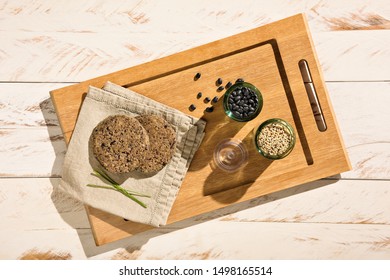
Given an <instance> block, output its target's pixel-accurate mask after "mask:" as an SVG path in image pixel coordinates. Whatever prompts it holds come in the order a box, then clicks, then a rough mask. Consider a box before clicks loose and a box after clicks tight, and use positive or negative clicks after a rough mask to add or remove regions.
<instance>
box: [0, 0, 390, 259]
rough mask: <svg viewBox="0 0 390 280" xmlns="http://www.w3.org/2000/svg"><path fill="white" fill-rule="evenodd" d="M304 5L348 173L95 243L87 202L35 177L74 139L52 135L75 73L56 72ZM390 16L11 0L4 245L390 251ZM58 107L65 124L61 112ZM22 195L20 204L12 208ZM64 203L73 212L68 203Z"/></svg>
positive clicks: (0, 76)
mask: <svg viewBox="0 0 390 280" xmlns="http://www.w3.org/2000/svg"><path fill="white" fill-rule="evenodd" d="M183 5H184V6H183ZM299 12H305V13H306V14H307V15H308V22H309V26H310V28H311V31H312V35H313V41H314V44H315V47H316V50H317V54H318V57H319V63H320V65H321V66H322V69H323V72H324V79H325V80H326V81H327V83H326V85H327V87H328V91H329V94H330V98H331V100H332V104H333V105H334V109H335V114H336V116H337V119H338V121H339V125H340V130H341V133H342V135H343V137H344V140H345V144H346V148H347V150H348V153H349V155H350V157H351V163H352V166H353V170H352V171H350V172H347V173H342V174H341V178H342V179H341V180H339V181H338V182H336V183H334V184H329V185H326V186H321V187H318V188H314V189H310V190H307V189H306V191H305V192H296V193H295V192H294V193H289V194H288V195H286V197H284V198H283V197H278V199H277V200H275V201H270V200H268V199H271V200H272V199H275V197H269V196H264V197H261V198H259V200H257V201H255V202H251V201H249V202H248V204H245V203H244V205H243V208H235V209H230V210H231V212H229V211H227V212H219V213H215V216H211V217H210V218H211V219H213V220H212V221H210V222H207V217H201V218H198V219H199V221H195V224H185V223H184V224H181V225H180V227H179V226H177V227H176V228H165V229H161V230H158V231H157V232H156V231H154V232H152V233H150V234H147V233H144V234H140V235H138V236H134V237H132V238H126V239H124V240H122V241H120V242H114V243H112V244H109V245H105V246H101V247H96V246H95V244H94V241H93V237H92V234H91V230H90V228H89V223H88V221H87V219H86V215H85V213H83V211H82V210H81V209H80V208H79V206H78V207H76V208H75V211H74V212H73V211H72V207H71V206H72V205H73V204H72V203H73V202H70V201H67V200H66V199H64V200H63V204H64V205H63V206H62V209H63V210H61V209H59V210H57V208H56V207H55V206H50V205H51V204H52V203H53V201H52V199H51V197H50V196H51V192H50V189H51V188H52V187H53V186H54V187H55V184H54V183H53V186H52V185H51V181H49V178H42V179H40V178H39V179H31V178H30V177H49V176H55V177H58V176H60V167H61V162H62V160H63V156H62V151H64V149H65V144H64V142H62V144H61V146H62V147H63V148H59V149H57V150H55V149H54V146H53V145H52V143H51V141H53V140H51V139H50V133H48V130H47V129H49V132H50V129H51V128H52V127H51V126H46V125H45V118H43V114H44V112H42V111H40V110H41V109H37V108H38V107H39V102H41V101H42V100H45V99H47V98H49V95H48V92H49V91H50V90H52V89H55V88H60V87H63V86H64V84H58V87H57V86H56V84H51V83H47V82H49V81H52V82H60V83H61V82H80V81H82V80H85V79H88V78H91V77H95V76H99V75H103V74H106V73H110V72H113V71H116V70H120V69H124V68H127V67H130V66H133V65H137V64H140V63H143V62H146V61H151V60H153V59H156V58H159V57H163V56H166V55H169V54H173V53H175V52H178V51H182V50H185V49H189V48H192V47H195V46H199V45H201V44H204V43H208V42H211V41H214V40H217V39H220V38H223V37H225V36H228V35H233V34H236V33H239V32H242V31H245V30H249V29H251V28H254V27H257V26H259V25H262V24H266V23H269V22H272V21H275V20H278V19H281V18H284V17H286V16H289V15H293V14H296V13H299ZM167 18H169V21H167V20H166V19H167ZM389 20H390V10H389V5H388V1H386V0H380V1H374V2H372V1H369V0H364V1H362V0H358V1H353V2H351V1H326V2H325V1H319V0H311V1H296V2H293V3H292V2H291V1H282V0H277V1H272V2H269V1H240V2H237V1H230V0H229V1H213V2H210V1H202V0H201V1H186V2H185V3H184V2H183V3H182V2H181V1H175V0H169V1H164V3H161V4H160V3H156V2H155V1H146V0H143V1H131V0H129V1H120V2H115V1H89V2H80V1H66V2H48V1H41V0H38V1H34V2H31V1H27V0H26V1H21V0H16V1H1V2H0V21H1V24H0V26H1V27H0V38H3V40H2V44H0V58H1V59H0V81H1V82H0V144H1V145H0V146H1V147H0V173H2V175H1V177H2V178H1V179H0V189H1V196H0V197H1V198H0V208H1V211H2V213H4V215H3V217H6V218H5V219H3V221H2V222H1V229H0V240H1V243H2V244H3V246H2V249H0V258H1V259H19V258H21V257H23V256H31V257H35V258H58V257H63V258H71V259H84V258H91V259H112V258H114V259H126V258H128V259H153V258H157V259H167V258H177V259H179V258H182V259H216V258H219V259H235V258H242V259H245V258H254V259H256V258H258V259H270V258H274V259H281V258H290V259H296V258H308V259H339V258H345V259H390V248H389V247H388V245H387V244H388V242H387V240H388V239H389V234H388V232H389V231H388V229H387V228H386V227H387V225H384V224H381V223H383V222H385V223H387V224H388V217H389V213H388V212H387V210H386V209H388V208H386V207H387V204H386V201H388V200H389V194H390V192H389V168H390V164H389V158H390V155H389V151H390V149H389V144H388V143H389V142H390V139H389V137H390V136H389V134H388V133H386V132H387V131H388V129H383V126H382V125H381V124H383V122H382V120H383V119H388V118H389V113H388V110H387V109H386V107H385V105H386V104H388V103H389V95H388V94H387V93H388V92H389V85H388V81H389V76H388V73H389V72H390V71H389V68H388V67H389V65H390V57H389V52H390V47H389V46H390V44H389V37H390V36H389V33H388V32H389ZM48 23H50V24H48ZM382 81H384V82H382ZM386 81H387V82H386ZM15 82H16V83H15ZM29 82H33V83H29ZM37 105H38V107H35V108H36V109H33V108H32V110H31V109H30V110H29V107H30V106H31V107H34V106H37ZM345 107H347V108H345ZM49 115H50V114H49ZM50 116H51V117H53V115H50ZM49 119H51V120H52V121H53V122H52V123H55V122H57V124H58V121H57V120H56V118H55V116H54V118H49ZM57 124H55V126H54V127H53V128H54V129H57V128H58V126H57V127H56V125H57ZM384 125H385V124H384ZM385 128H386V127H385ZM34 131H35V132H34ZM39 131H40V132H39ZM57 131H59V130H57ZM54 134H55V133H54ZM31 135H32V136H31ZM34 135H35V136H34ZM38 135H40V136H38ZM29 137H31V138H32V140H33V141H28V140H27V139H29ZM59 137H60V136H59ZM57 139H58V138H57ZM57 141H58V142H57ZM61 141H63V140H55V142H57V143H59V142H61ZM21 146H23V148H21V149H17V150H15V149H16V148H17V147H21ZM55 146H57V144H56V145H55ZM5 147H6V148H5ZM54 163H56V164H55V165H56V166H57V167H56V168H52V167H53V164H54ZM3 170H4V171H6V172H3ZM4 176H5V177H13V178H14V179H7V178H4ZM344 178H345V179H348V180H344ZM350 179H353V180H350ZM10 180H12V181H10ZM45 180H47V181H46V183H45V182H44V181H45ZM50 180H58V179H53V178H52V179H50ZM12 182H13V183H12ZM15 185H17V186H19V187H15V188H13V186H15ZM21 190H24V192H25V194H23V192H21V194H20V195H19V192H20V191H21ZM328 198H329V199H328ZM309 199H310V200H315V201H317V202H318V203H308V202H307V200H309ZM35 200H37V201H40V202H41V203H35V202H34V201H35ZM60 200H61V199H60ZM61 201H62V200H61ZM335 201H337V203H336V202H335ZM376 202H378V204H375V203H376ZM253 203H255V205H257V206H255V207H252V208H251V207H250V206H252V204H253ZM256 203H257V204H256ZM259 203H260V204H261V205H260V204H259ZM57 204H58V202H57ZM14 205H17V206H18V209H19V210H18V213H20V215H13V213H14V212H15V207H14ZM259 207H265V208H259ZM274 207H280V208H278V209H279V210H278V211H275V210H274V209H273V208H274ZM333 210H334V211H333ZM371 210H372V211H371ZM382 210H383V211H382ZM64 211H65V212H66V215H67V218H66V219H63V218H62V216H61V215H60V214H59V213H63V215H65V213H64ZM45 213H46V215H45ZM295 214H296V215H295ZM40 215H44V216H45V217H46V220H45V219H40V218H39V216H40ZM80 215H81V217H83V218H81V219H78V218H77V217H78V216H80ZM263 215H265V216H263ZM267 215H268V217H267ZM295 216H296V217H295ZM23 217H25V219H24V218H23ZM263 217H264V219H263ZM215 219H217V220H215ZM221 219H223V221H222V220H221ZM72 220H75V221H76V222H75V223H74V224H72V223H69V224H68V223H66V221H72ZM35 221H36V223H35ZM77 221H79V222H77ZM300 221H301V222H300ZM197 223H198V224H197ZM220 229H222V230H223V232H224V233H225V234H223V235H220V234H219V231H220ZM303 232H306V233H307V234H303ZM259 233H261V236H262V237H264V238H263V239H259ZM236 238H240V240H237V241H235V242H232V240H236ZM263 240H267V243H266V244H265V243H264V242H262V241H263ZM386 242H387V243H386ZM162 244H177V246H180V248H178V247H172V246H171V247H169V248H168V247H165V246H163V245H162ZM241 248H244V249H245V250H242V249H241ZM252 248H253V250H252Z"/></svg>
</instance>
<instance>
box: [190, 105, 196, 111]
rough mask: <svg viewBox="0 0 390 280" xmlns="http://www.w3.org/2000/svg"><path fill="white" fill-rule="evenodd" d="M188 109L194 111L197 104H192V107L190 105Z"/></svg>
mask: <svg viewBox="0 0 390 280" xmlns="http://www.w3.org/2000/svg"><path fill="white" fill-rule="evenodd" d="M188 109H189V110H190V111H191V112H192V111H194V110H195V109H196V106H195V105H194V104H191V105H190V107H188Z"/></svg>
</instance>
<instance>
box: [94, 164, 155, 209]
mask: <svg viewBox="0 0 390 280" xmlns="http://www.w3.org/2000/svg"><path fill="white" fill-rule="evenodd" d="M92 175H94V176H96V177H98V178H100V179H101V180H104V181H107V182H108V183H109V184H110V186H101V185H93V184H87V186H88V187H94V188H103V189H113V190H116V191H118V192H120V193H121V194H123V195H124V196H126V197H128V198H130V199H131V200H133V201H135V202H136V203H138V204H139V205H141V206H142V207H144V208H146V207H147V206H146V204H145V203H143V202H142V201H140V200H139V199H137V198H136V197H134V196H141V197H150V195H146V194H142V193H139V192H134V191H128V190H126V189H124V188H122V187H121V186H120V185H119V184H118V183H117V182H115V181H114V180H113V179H112V178H111V177H110V176H109V175H108V174H107V173H105V172H104V171H98V170H94V172H93V173H92Z"/></svg>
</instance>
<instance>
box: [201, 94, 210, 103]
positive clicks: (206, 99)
mask: <svg viewBox="0 0 390 280" xmlns="http://www.w3.org/2000/svg"><path fill="white" fill-rule="evenodd" d="M210 100H211V99H210V97H208V96H207V97H206V98H205V99H204V100H203V101H204V103H209V102H210Z"/></svg>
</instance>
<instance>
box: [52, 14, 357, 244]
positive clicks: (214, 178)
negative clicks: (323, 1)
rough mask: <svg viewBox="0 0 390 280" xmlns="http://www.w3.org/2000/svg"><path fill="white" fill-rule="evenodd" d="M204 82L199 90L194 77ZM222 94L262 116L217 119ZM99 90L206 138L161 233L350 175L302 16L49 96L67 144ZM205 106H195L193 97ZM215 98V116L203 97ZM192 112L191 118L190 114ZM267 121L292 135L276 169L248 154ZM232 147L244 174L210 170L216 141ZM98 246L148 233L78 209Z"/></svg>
mask: <svg viewBox="0 0 390 280" xmlns="http://www.w3.org/2000/svg"><path fill="white" fill-rule="evenodd" d="M301 59H305V60H306V61H307V63H308V65H309V67H310V72H311V76H312V79H313V84H314V86H315V89H316V91H317V95H318V100H319V103H320V105H321V108H322V112H323V116H324V118H325V121H326V125H327V129H326V130H325V131H323V132H321V131H319V129H318V128H317V125H316V121H315V118H314V115H313V112H312V109H311V105H310V101H309V98H308V95H307V92H306V90H305V85H304V83H303V80H302V76H301V72H300V69H299V66H298V63H299V61H300V60H301ZM197 72H200V73H201V74H202V76H201V78H200V79H199V80H197V81H195V80H194V76H195V74H196V73H197ZM219 77H220V78H222V79H223V81H224V85H225V84H226V83H227V82H228V81H231V82H233V83H234V82H235V81H236V79H237V78H244V79H245V81H247V82H250V83H252V84H254V85H255V86H256V87H257V88H258V89H259V90H260V91H261V93H262V95H263V99H264V105H263V109H262V112H261V113H260V115H259V116H257V117H256V118H255V119H254V120H252V121H249V122H247V123H240V122H234V121H232V120H230V119H229V118H228V117H227V116H226V115H225V113H224V111H223V107H222V98H221V97H222V96H223V94H224V92H225V91H221V92H218V91H217V86H216V85H215V81H216V80H217V78H219ZM106 81H111V82H113V83H116V84H119V85H122V86H125V87H129V88H131V89H133V90H135V91H136V92H138V93H141V94H144V95H145V96H148V97H150V98H153V99H155V100H157V101H159V102H161V103H164V104H166V105H169V106H171V107H174V108H176V109H178V110H181V111H183V112H185V113H187V114H191V115H193V116H196V117H199V118H203V119H204V120H206V121H207V127H206V136H205V138H204V140H203V142H202V144H201V146H200V148H199V150H198V151H197V153H196V154H195V157H194V159H193V162H192V164H191V166H190V169H189V170H188V173H187V175H186V177H185V178H184V181H183V184H182V187H181V189H180V191H179V194H178V196H177V198H176V201H175V203H174V205H173V208H172V211H171V213H170V215H169V218H168V224H171V223H174V222H177V221H180V220H184V219H186V218H189V217H192V216H195V215H199V214H202V213H205V212H209V211H213V210H216V209H219V208H221V207H225V206H227V205H230V204H233V203H237V202H240V201H245V200H248V199H251V198H255V197H258V196H261V195H265V194H268V193H271V192H275V191H280V190H283V189H286V188H289V187H292V186H296V185H299V184H303V183H306V182H310V181H313V180H317V179H320V178H323V177H327V176H331V175H335V174H338V173H341V172H344V171H348V170H350V169H351V166H350V163H349V159H348V156H347V154H346V150H345V148H344V145H343V142H342V139H341V136H340V133H339V128H338V126H337V124H336V120H335V116H334V112H333V109H332V106H331V103H330V100H329V97H328V94H327V92H326V88H325V85H324V81H323V78H322V74H321V71H320V68H319V63H318V60H317V57H316V54H315V51H314V47H313V42H312V40H311V37H310V34H309V31H308V25H307V22H306V19H305V17H304V15H303V14H298V15H295V16H292V17H290V18H287V19H284V20H281V21H278V22H275V23H272V24H268V25H265V26H262V27H259V28H256V29H253V30H249V31H246V32H244V33H241V34H238V35H234V36H231V37H228V38H226V39H222V40H219V41H215V42H212V43H209V44H206V45H203V46H200V47H196V48H194V49H190V50H187V51H184V52H180V53H177V54H174V55H171V56H168V57H164V58H161V59H158V60H155V61H152V62H148V63H145V64H142V65H138V66H135V67H131V68H128V69H125V70H121V71H118V72H115V73H112V74H108V75H104V76H101V77H98V78H95V79H91V80H88V81H85V82H82V83H79V84H77V85H72V86H68V87H65V88H61V89H57V90H54V91H52V92H51V98H52V100H53V103H54V106H55V108H56V111H57V115H58V118H59V122H60V125H61V128H62V131H63V133H64V135H65V139H66V141H67V142H69V140H70V138H71V135H72V131H73V129H74V126H75V123H76V119H77V115H78V112H79V109H80V106H81V103H82V100H83V96H84V95H85V93H86V92H87V90H88V86H89V85H93V86H96V87H102V86H103V85H104V83H105V82H106ZM198 92H202V93H203V97H202V98H201V99H197V98H196V96H197V93H198ZM206 96H208V97H210V98H213V97H214V96H219V97H220V101H218V102H217V103H216V104H215V105H214V107H215V108H214V111H213V112H211V113H207V112H205V108H206V107H208V106H210V103H208V104H205V103H204V101H203V99H204V97H206ZM191 104H195V105H196V106H197V109H196V110H195V111H193V112H190V111H189V109H188V107H189V106H190V105H191ZM269 118H282V119H285V120H286V121H288V122H289V123H290V124H291V125H292V126H293V128H294V130H295V131H296V133H297V141H296V145H295V148H294V150H293V151H292V153H291V154H290V155H289V156H288V157H286V158H284V159H282V160H277V161H271V160H267V159H265V158H263V157H261V156H260V155H259V154H258V153H257V151H256V150H255V147H254V143H253V130H254V129H255V128H256V127H257V126H258V125H259V124H260V123H262V122H263V121H265V120H267V119H269ZM226 138H235V139H240V140H242V141H243V142H244V144H245V146H246V147H247V149H248V153H249V161H248V164H247V165H246V166H245V167H244V168H242V169H240V170H239V171H237V172H234V173H227V172H224V171H221V170H219V169H217V168H215V164H214V161H213V157H212V155H213V151H214V148H215V147H216V145H217V144H218V143H219V142H220V141H221V140H223V139H226ZM86 209H87V212H88V217H89V220H90V223H91V227H92V231H93V234H94V237H95V241H96V244H97V245H103V244H106V243H109V242H112V241H115V240H118V239H121V238H124V237H127V236H131V235H134V234H136V233H139V232H142V231H145V230H148V229H151V227H150V226H146V225H143V224H137V223H133V222H129V221H125V220H124V219H123V218H121V217H117V216H114V215H111V214H109V213H106V212H103V211H101V210H98V209H95V208H92V207H89V206H87V207H86Z"/></svg>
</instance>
